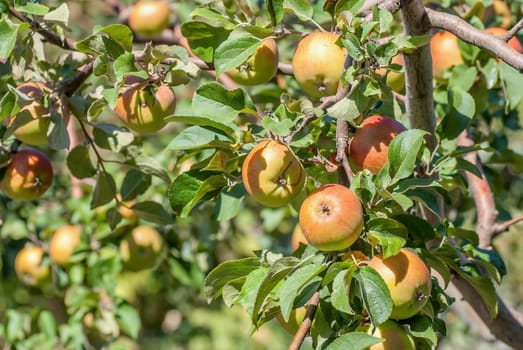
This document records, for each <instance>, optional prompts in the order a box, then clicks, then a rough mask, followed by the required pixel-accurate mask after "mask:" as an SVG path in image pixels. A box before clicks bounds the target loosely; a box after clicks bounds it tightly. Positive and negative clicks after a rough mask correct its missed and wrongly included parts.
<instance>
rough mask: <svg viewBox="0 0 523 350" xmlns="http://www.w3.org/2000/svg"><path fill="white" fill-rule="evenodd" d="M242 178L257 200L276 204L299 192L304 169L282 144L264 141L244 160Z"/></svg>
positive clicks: (286, 201) (264, 203) (269, 205)
mask: <svg viewBox="0 0 523 350" xmlns="http://www.w3.org/2000/svg"><path fill="white" fill-rule="evenodd" d="M242 180H243V184H244V186H245V189H246V190H247V193H249V195H251V196H252V197H253V198H254V199H255V200H256V201H258V202H260V203H261V204H263V205H266V206H268V207H279V206H283V205H286V204H288V203H290V202H291V201H292V199H293V198H294V197H296V196H297V195H298V194H299V193H300V191H301V190H302V188H303V185H304V184H305V169H304V168H303V165H302V164H301V162H300V160H299V159H298V158H297V157H296V155H295V154H294V153H293V152H292V150H291V149H290V148H289V146H287V145H286V144H285V143H283V142H280V141H276V140H264V141H261V142H260V143H258V144H257V145H256V146H255V147H254V148H253V149H252V150H251V151H250V152H249V154H248V155H247V157H246V158H245V160H244V161H243V165H242Z"/></svg>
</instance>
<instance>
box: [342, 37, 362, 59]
mask: <svg viewBox="0 0 523 350" xmlns="http://www.w3.org/2000/svg"><path fill="white" fill-rule="evenodd" d="M342 41H343V45H344V46H345V47H346V48H347V52H348V54H349V55H350V56H351V57H352V58H353V59H354V60H356V61H361V60H363V59H364V58H365V53H364V52H363V49H362V47H361V44H360V41H359V40H358V38H357V37H356V35H354V34H352V33H346V34H345V35H344V36H343V38H342Z"/></svg>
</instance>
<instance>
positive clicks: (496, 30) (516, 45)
mask: <svg viewBox="0 0 523 350" xmlns="http://www.w3.org/2000/svg"><path fill="white" fill-rule="evenodd" d="M485 33H489V34H492V35H497V36H501V35H505V34H507V33H508V30H506V29H503V28H501V27H490V28H486V29H485ZM507 43H508V44H509V46H510V47H512V48H513V49H514V50H516V51H517V52H519V53H521V51H523V48H522V47H521V43H520V42H519V40H518V38H516V37H515V36H513V37H512V38H511V39H510V40H509V41H508V42H507Z"/></svg>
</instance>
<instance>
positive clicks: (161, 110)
mask: <svg viewBox="0 0 523 350" xmlns="http://www.w3.org/2000/svg"><path fill="white" fill-rule="evenodd" d="M125 84H126V85H128V86H127V87H126V88H125V90H124V91H123V92H122V93H121V94H120V96H118V98H117V100H116V106H115V108H114V111H115V113H116V115H117V116H118V118H120V120H121V121H122V122H123V123H124V124H125V125H126V126H127V127H128V128H129V129H131V130H133V131H136V132H138V133H142V134H148V133H153V132H155V131H158V130H160V129H161V128H163V127H164V126H165V125H166V122H165V120H164V118H165V117H167V116H169V115H171V114H173V113H174V111H175V109H176V95H175V94H174V91H173V90H172V89H171V88H170V87H168V86H166V85H160V86H159V87H156V86H153V85H152V84H149V83H148V82H147V81H145V80H141V79H140V78H137V77H134V76H127V77H126V78H125Z"/></svg>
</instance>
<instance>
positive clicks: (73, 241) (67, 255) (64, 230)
mask: <svg viewBox="0 0 523 350" xmlns="http://www.w3.org/2000/svg"><path fill="white" fill-rule="evenodd" d="M80 238H81V231H80V228H79V227H78V226H74V225H65V226H62V227H60V228H59V229H57V230H56V231H55V232H54V234H53V237H52V238H51V241H50V242H49V256H50V257H51V260H53V261H54V262H55V263H57V264H58V265H62V266H65V265H67V264H69V262H70V261H71V255H72V254H73V252H74V250H75V248H76V247H77V246H78V245H79V244H80Z"/></svg>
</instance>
